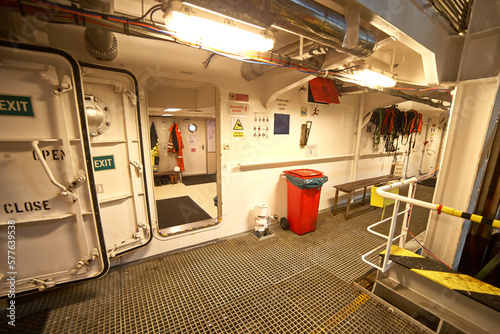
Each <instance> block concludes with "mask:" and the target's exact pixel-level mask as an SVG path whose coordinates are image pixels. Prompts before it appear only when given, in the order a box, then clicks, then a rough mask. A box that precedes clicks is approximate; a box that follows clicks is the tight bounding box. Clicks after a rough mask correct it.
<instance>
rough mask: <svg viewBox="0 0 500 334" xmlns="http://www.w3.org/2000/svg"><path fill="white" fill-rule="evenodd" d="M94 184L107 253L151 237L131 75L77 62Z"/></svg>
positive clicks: (111, 254)
mask: <svg viewBox="0 0 500 334" xmlns="http://www.w3.org/2000/svg"><path fill="white" fill-rule="evenodd" d="M81 67H82V77H83V86H84V93H85V107H86V110H87V111H86V116H87V123H88V126H89V135H90V148H91V154H92V159H93V168H94V176H95V182H96V183H95V187H96V191H97V199H98V203H99V211H100V215H101V222H102V227H103V233H104V240H105V241H106V248H107V251H108V256H109V257H110V258H112V257H114V256H117V255H122V254H123V253H125V252H128V251H130V250H133V249H136V248H137V247H141V246H143V245H145V244H146V243H148V242H149V241H150V240H151V237H152V234H151V219H150V214H149V207H148V205H147V203H148V199H147V193H146V191H145V190H146V180H145V173H144V168H143V165H144V164H143V160H142V157H143V156H144V155H143V144H142V136H141V132H140V113H139V109H138V108H139V101H138V98H137V81H136V79H135V77H134V76H133V75H132V74H131V73H129V72H127V71H124V70H120V69H112V68H107V67H101V66H94V65H85V64H81Z"/></svg>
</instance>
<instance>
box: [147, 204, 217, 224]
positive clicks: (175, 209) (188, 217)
mask: <svg viewBox="0 0 500 334" xmlns="http://www.w3.org/2000/svg"><path fill="white" fill-rule="evenodd" d="M156 208H157V210H158V223H159V225H160V228H166V227H172V226H179V225H184V224H189V223H192V222H197V221H200V220H205V219H210V218H212V217H210V215H209V214H208V213H206V212H205V210H203V209H202V208H201V207H200V206H199V205H198V204H196V203H195V201H193V200H192V199H191V197H189V196H182V197H174V198H167V199H162V200H159V201H156Z"/></svg>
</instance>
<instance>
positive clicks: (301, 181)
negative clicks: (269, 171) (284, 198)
mask: <svg viewBox="0 0 500 334" xmlns="http://www.w3.org/2000/svg"><path fill="white" fill-rule="evenodd" d="M284 173H285V174H286V175H287V180H288V182H287V183H288V217H287V218H288V222H289V225H290V230H292V231H293V232H295V233H296V234H298V235H302V234H304V233H308V232H313V231H314V230H315V229H316V220H317V219H318V208H319V198H320V195H321V186H322V185H323V183H324V182H326V181H327V180H328V178H327V177H326V176H324V175H323V172H320V171H317V170H314V169H295V170H289V171H284ZM289 176H291V177H289ZM316 178H319V180H312V181H314V182H310V181H305V180H308V179H316ZM291 180H293V181H291ZM316 181H317V182H316ZM292 182H293V183H296V184H298V185H295V184H293V183H292ZM308 182H310V183H309V184H308ZM318 184H319V185H318Z"/></svg>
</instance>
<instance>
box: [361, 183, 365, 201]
mask: <svg viewBox="0 0 500 334" xmlns="http://www.w3.org/2000/svg"><path fill="white" fill-rule="evenodd" d="M365 198H366V187H365V188H364V189H363V201H362V202H361V205H365Z"/></svg>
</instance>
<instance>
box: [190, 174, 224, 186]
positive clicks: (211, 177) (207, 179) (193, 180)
mask: <svg viewBox="0 0 500 334" xmlns="http://www.w3.org/2000/svg"><path fill="white" fill-rule="evenodd" d="M216 181H217V176H216V175H215V174H206V175H193V176H183V177H182V183H184V184H185V185H186V186H193V185H195V184H203V183H211V182H216Z"/></svg>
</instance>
